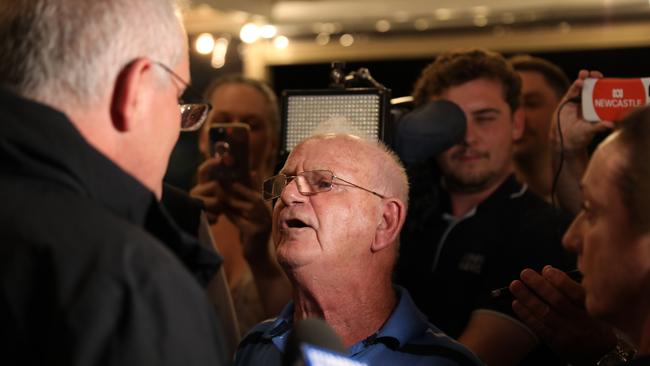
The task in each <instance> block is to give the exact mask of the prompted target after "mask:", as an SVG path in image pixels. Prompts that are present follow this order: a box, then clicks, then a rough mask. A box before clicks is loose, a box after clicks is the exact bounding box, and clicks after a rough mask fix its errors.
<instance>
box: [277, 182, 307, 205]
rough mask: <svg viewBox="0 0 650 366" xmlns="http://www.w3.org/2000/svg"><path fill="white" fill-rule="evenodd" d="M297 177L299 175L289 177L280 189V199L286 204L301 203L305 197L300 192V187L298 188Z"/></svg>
mask: <svg viewBox="0 0 650 366" xmlns="http://www.w3.org/2000/svg"><path fill="white" fill-rule="evenodd" d="M298 179H300V177H294V178H293V179H291V181H290V182H289V183H287V185H286V186H285V187H284V189H283V190H282V193H280V199H281V200H282V202H283V203H284V204H285V205H286V206H289V205H292V204H296V203H302V202H304V201H305V200H306V199H307V197H306V196H305V195H303V194H302V193H300V189H299V188H298Z"/></svg>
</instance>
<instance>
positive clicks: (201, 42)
mask: <svg viewBox="0 0 650 366" xmlns="http://www.w3.org/2000/svg"><path fill="white" fill-rule="evenodd" d="M194 48H195V49H196V52H198V53H200V54H202V55H207V54H209V53H210V52H212V50H213V49H214V38H213V37H212V34H210V33H202V34H200V35H199V36H198V37H196V41H195V42H194Z"/></svg>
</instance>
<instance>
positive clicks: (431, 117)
mask: <svg viewBox="0 0 650 366" xmlns="http://www.w3.org/2000/svg"><path fill="white" fill-rule="evenodd" d="M466 129H467V119H466V118H465V113H464V112H463V110H462V109H460V107H459V106H458V105H457V104H456V103H453V102H450V101H448V100H442V99H440V100H434V101H432V102H429V103H427V104H425V105H423V106H420V107H418V108H416V109H414V110H413V111H411V112H409V113H407V114H406V115H404V116H403V117H402V118H401V119H400V121H399V122H398V124H397V134H396V138H395V151H396V152H397V155H398V156H399V157H400V159H402V161H404V162H405V163H414V162H418V161H423V160H427V159H429V158H430V157H432V156H435V155H438V154H440V153H441V152H443V151H445V150H447V149H448V148H450V147H452V146H453V145H455V144H457V143H459V142H460V141H461V140H462V139H463V137H464V136H465V131H466Z"/></svg>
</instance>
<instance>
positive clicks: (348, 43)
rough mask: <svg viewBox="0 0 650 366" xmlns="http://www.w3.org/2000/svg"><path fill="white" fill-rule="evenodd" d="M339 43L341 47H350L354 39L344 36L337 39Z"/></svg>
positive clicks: (348, 35) (347, 35)
mask: <svg viewBox="0 0 650 366" xmlns="http://www.w3.org/2000/svg"><path fill="white" fill-rule="evenodd" d="M339 43H341V46H343V47H350V46H352V44H353V43H354V37H353V36H352V35H351V34H348V33H346V34H344V35H342V36H341V38H339Z"/></svg>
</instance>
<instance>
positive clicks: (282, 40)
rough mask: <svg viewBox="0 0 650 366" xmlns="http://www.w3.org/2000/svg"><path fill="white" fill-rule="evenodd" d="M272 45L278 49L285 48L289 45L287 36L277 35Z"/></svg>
mask: <svg viewBox="0 0 650 366" xmlns="http://www.w3.org/2000/svg"><path fill="white" fill-rule="evenodd" d="M273 45H274V46H275V48H278V49H284V48H287V47H289V38H287V37H285V36H277V37H275V38H274V39H273Z"/></svg>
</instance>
